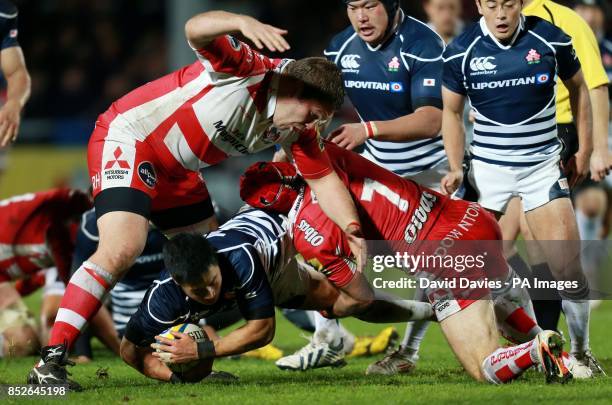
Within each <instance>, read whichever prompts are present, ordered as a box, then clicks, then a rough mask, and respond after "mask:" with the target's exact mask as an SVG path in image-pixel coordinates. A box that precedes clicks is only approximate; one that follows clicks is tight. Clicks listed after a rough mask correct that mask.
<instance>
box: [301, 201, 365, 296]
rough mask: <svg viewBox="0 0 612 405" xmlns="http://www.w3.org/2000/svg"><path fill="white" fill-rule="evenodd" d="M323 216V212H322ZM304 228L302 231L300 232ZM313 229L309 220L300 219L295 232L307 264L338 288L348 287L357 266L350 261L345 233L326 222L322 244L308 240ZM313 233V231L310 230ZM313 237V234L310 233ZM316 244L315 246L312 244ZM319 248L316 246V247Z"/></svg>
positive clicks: (322, 234)
mask: <svg viewBox="0 0 612 405" xmlns="http://www.w3.org/2000/svg"><path fill="white" fill-rule="evenodd" d="M321 214H322V212H321ZM312 222H313V223H314V221H312ZM300 228H302V230H299V229H300ZM309 228H312V226H311V225H310V223H309V222H308V220H305V221H304V220H303V218H302V219H298V230H296V231H295V233H296V234H295V237H294V244H295V246H296V249H297V251H298V252H299V253H300V254H301V255H302V257H303V258H304V260H305V261H306V263H308V264H309V265H310V266H312V267H313V268H314V269H315V270H316V271H318V272H320V273H322V274H324V275H325V277H327V279H328V280H329V281H331V282H332V283H333V284H334V285H335V286H336V287H338V288H342V287H344V286H345V285H347V284H348V283H349V282H350V281H351V280H352V279H353V277H354V275H355V270H356V267H355V264H354V262H353V261H352V260H351V259H350V249H349V246H348V242H347V241H346V237H345V236H344V234H343V232H341V231H340V229H339V228H338V227H337V226H336V225H335V224H333V223H332V222H331V221H326V225H325V226H324V229H325V232H324V233H323V232H322V233H321V236H323V239H322V242H321V243H320V244H318V242H317V241H315V239H311V241H310V242H309V241H308V240H306V239H307V238H306V236H305V235H306V234H307V233H306V232H309ZM310 232H312V230H310ZM310 234H311V235H312V233H310ZM312 242H314V244H313V243H312ZM315 244H316V245H317V246H314V245H315Z"/></svg>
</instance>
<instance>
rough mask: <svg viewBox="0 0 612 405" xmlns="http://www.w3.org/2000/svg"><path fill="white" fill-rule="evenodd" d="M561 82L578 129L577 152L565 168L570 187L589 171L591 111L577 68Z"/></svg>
mask: <svg viewBox="0 0 612 405" xmlns="http://www.w3.org/2000/svg"><path fill="white" fill-rule="evenodd" d="M563 84H565V86H566V87H567V89H568V90H569V95H570V104H571V106H572V114H573V116H574V121H575V123H576V128H577V130H578V145H579V147H578V152H576V154H575V155H574V156H573V157H572V159H571V160H570V162H569V163H568V167H566V168H565V171H566V175H567V176H568V180H569V183H570V187H573V186H575V185H576V184H580V182H582V180H584V179H585V178H586V176H587V174H588V172H589V164H590V159H591V153H592V152H593V113H592V110H591V101H590V98H589V90H588V88H587V86H586V83H585V81H584V76H583V75H582V71H581V70H579V71H578V72H577V73H576V74H575V75H574V76H572V77H571V78H570V79H568V80H564V81H563Z"/></svg>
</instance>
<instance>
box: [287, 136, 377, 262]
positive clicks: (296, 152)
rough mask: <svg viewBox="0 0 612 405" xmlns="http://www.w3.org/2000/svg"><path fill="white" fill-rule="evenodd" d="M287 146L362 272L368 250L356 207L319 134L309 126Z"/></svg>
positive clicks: (288, 153) (289, 154) (289, 153)
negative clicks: (344, 234) (346, 241)
mask: <svg viewBox="0 0 612 405" xmlns="http://www.w3.org/2000/svg"><path fill="white" fill-rule="evenodd" d="M284 149H285V151H286V152H287V155H288V156H290V157H291V158H292V159H293V160H294V161H295V164H296V166H297V168H298V170H299V171H300V174H301V175H302V177H303V178H304V180H306V183H308V186H310V188H311V190H312V191H313V192H314V194H315V196H316V197H317V200H318V202H319V205H320V206H321V209H322V210H323V212H324V213H325V215H327V217H328V218H329V219H331V220H332V221H333V222H334V223H335V224H336V225H338V226H339V227H340V229H342V230H343V231H344V232H345V233H346V235H347V238H348V241H349V245H350V247H351V251H352V252H353V254H354V255H355V257H356V259H357V266H358V271H361V269H362V268H363V266H364V265H365V257H366V256H367V253H366V246H365V240H364V238H363V235H362V232H361V222H360V220H359V216H358V214H357V208H356V207H355V203H354V201H353V199H352V197H351V194H350V193H349V191H348V189H347V187H346V185H345V184H344V183H343V182H342V180H340V177H338V174H337V173H336V172H335V171H334V169H333V167H332V164H331V161H330V160H329V156H328V155H327V153H325V149H324V145H323V143H322V141H321V139H320V138H319V135H318V133H317V132H316V130H314V129H308V130H306V131H304V132H303V133H302V134H301V136H300V138H299V139H298V140H297V141H296V142H294V143H292V144H291V145H290V146H289V147H288V148H287V145H284Z"/></svg>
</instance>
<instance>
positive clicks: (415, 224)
mask: <svg viewBox="0 0 612 405" xmlns="http://www.w3.org/2000/svg"><path fill="white" fill-rule="evenodd" d="M436 201H438V197H436V196H435V195H433V194H430V193H428V192H427V191H423V193H422V194H421V200H420V202H419V206H418V207H417V208H416V209H415V210H414V212H413V213H412V218H410V223H409V224H408V226H407V227H406V230H405V231H404V240H405V241H406V243H408V244H412V243H414V242H415V241H416V240H417V238H418V236H419V232H420V231H421V229H423V226H424V225H425V223H427V221H429V214H430V213H431V210H432V209H433V207H434V205H435V204H436Z"/></svg>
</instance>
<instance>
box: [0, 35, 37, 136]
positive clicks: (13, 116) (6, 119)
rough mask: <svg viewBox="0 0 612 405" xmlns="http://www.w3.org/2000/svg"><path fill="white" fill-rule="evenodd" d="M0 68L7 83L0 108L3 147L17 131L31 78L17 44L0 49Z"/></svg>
mask: <svg viewBox="0 0 612 405" xmlns="http://www.w3.org/2000/svg"><path fill="white" fill-rule="evenodd" d="M0 68H1V69H2V75H3V76H4V77H5V79H6V83H7V99H6V103H5V104H4V105H3V106H2V109H0V147H4V146H6V145H8V143H9V142H12V141H14V140H15V139H16V137H17V134H18V133H19V125H20V123H21V110H23V107H24V106H25V104H26V102H27V101H28V99H29V98H30V89H31V80H30V74H29V73H28V69H27V68H26V64H25V59H24V57H23V52H22V50H21V47H19V46H12V47H10V48H4V49H2V51H1V52H0Z"/></svg>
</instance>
